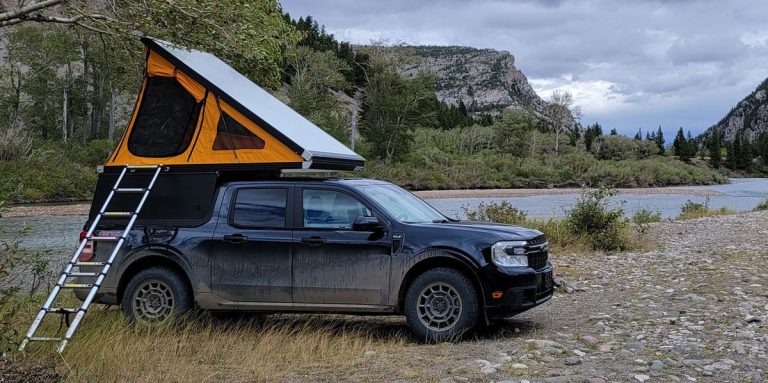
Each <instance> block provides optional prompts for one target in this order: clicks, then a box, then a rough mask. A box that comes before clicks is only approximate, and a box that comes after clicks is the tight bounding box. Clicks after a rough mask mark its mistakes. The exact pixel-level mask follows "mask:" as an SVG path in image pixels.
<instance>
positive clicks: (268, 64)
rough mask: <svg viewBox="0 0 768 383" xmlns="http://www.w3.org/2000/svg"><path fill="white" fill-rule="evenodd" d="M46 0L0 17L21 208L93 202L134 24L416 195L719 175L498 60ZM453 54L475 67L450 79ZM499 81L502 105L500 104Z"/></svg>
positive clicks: (291, 25) (137, 49)
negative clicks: (589, 113)
mask: <svg viewBox="0 0 768 383" xmlns="http://www.w3.org/2000/svg"><path fill="white" fill-rule="evenodd" d="M54 3H58V5H54V6H53V7H48V8H42V9H37V10H33V11H28V9H27V11H25V8H24V7H25V6H24V5H23V4H24V3H23V4H22V6H21V8H19V7H18V6H16V5H15V4H14V5H13V7H12V8H9V7H10V5H8V4H6V8H9V9H10V12H6V13H3V14H0V42H1V43H0V46H1V47H3V48H2V52H0V53H1V54H2V59H1V60H0V194H1V195H0V197H6V198H11V199H13V200H15V201H41V200H67V199H87V198H89V197H90V196H91V193H92V190H93V185H94V181H95V172H94V170H93V169H94V166H95V165H98V164H101V163H103V161H104V160H105V158H106V157H107V155H108V153H109V152H110V150H111V149H112V147H113V146H114V144H115V140H116V139H117V138H118V137H119V136H120V134H121V133H122V130H123V129H124V126H125V124H126V121H127V118H128V114H129V113H130V111H131V109H132V106H133V102H134V100H135V97H136V93H137V91H138V88H139V85H140V79H141V75H142V59H143V53H142V48H141V45H140V44H139V42H138V40H137V39H136V38H135V37H134V35H135V34H137V31H138V33H140V34H146V35H150V36H154V37H157V38H161V39H164V40H168V41H171V42H174V43H177V44H180V45H182V46H187V47H191V48H197V49H201V50H206V51H211V52H213V53H214V54H216V55H218V56H219V57H221V58H222V59H224V60H225V61H227V62H228V63H230V64H231V65H233V66H234V67H235V68H236V69H238V70H240V71H241V72H242V73H244V74H245V75H246V76H248V77H249V78H250V79H252V80H253V81H255V82H256V83H258V84H260V85H262V86H264V87H266V88H268V89H270V90H271V91H272V92H273V93H275V94H276V95H277V96H278V97H280V98H281V99H283V100H284V101H285V102H286V103H288V104H289V105H291V106H292V107H293V108H294V109H296V110H297V111H298V112H300V113H301V114H303V115H304V116H306V117H307V118H308V119H310V120H312V121H313V122H315V123H316V124H317V125H319V126H320V127H322V128H323V129H325V130H326V131H328V132H329V133H330V134H332V135H333V136H335V137H336V138H337V139H339V140H340V141H341V142H344V143H346V144H348V145H350V146H351V147H353V148H354V149H355V150H356V151H358V152H359V153H360V154H362V155H363V156H365V157H366V158H367V159H368V162H367V170H366V171H365V172H364V173H363V175H365V176H370V177H379V178H383V179H388V180H392V181H394V182H397V183H400V184H403V185H407V186H410V187H412V188H419V189H424V188H472V187H477V188H484V187H520V186H526V187H557V186H565V185H597V184H608V185H614V186H651V185H672V184H692V183H712V182H723V181H724V178H723V177H722V176H720V175H719V174H718V173H717V172H714V171H712V170H710V169H708V167H707V166H706V165H704V164H703V163H702V162H701V161H692V163H693V164H684V163H682V162H680V161H678V160H677V159H676V158H674V157H672V156H670V153H669V151H665V149H666V147H665V145H663V144H660V140H659V139H658V138H657V137H650V136H648V137H647V139H644V138H643V137H642V136H640V137H639V138H638V139H631V138H627V137H623V136H612V135H608V134H605V135H604V134H603V129H602V127H600V126H599V124H594V125H592V126H589V127H587V128H583V127H582V126H581V125H580V124H578V123H576V122H575V121H577V119H575V117H576V118H578V116H579V105H577V104H576V103H575V100H574V99H573V97H572V96H571V95H570V93H568V92H567V91H566V92H560V93H557V94H555V95H554V96H553V97H552V98H551V99H550V100H548V102H545V101H543V100H541V99H540V98H538V96H537V95H536V94H535V93H534V92H532V91H531V89H530V86H529V85H528V84H527V82H526V81H525V76H524V75H522V73H520V72H519V71H517V69H515V68H514V61H513V59H512V56H511V54H508V53H498V52H497V53H493V52H494V51H487V50H483V51H477V50H474V49H472V48H454V47H451V48H444V49H442V48H424V47H408V46H402V45H394V46H393V45H391V44H387V43H386V42H379V43H374V44H371V45H369V46H352V45H350V44H348V43H346V42H339V41H337V40H336V39H335V37H334V36H333V35H330V34H328V33H326V32H325V30H324V28H323V27H322V26H320V24H319V23H318V22H316V21H315V20H313V19H312V18H311V17H310V16H306V17H299V18H295V17H292V16H291V15H287V14H284V13H283V12H282V10H281V8H280V6H279V4H278V3H277V2H276V1H274V0H250V1H243V2H240V3H238V4H240V5H239V6H236V7H222V6H221V5H220V4H219V3H218V2H213V1H204V0H179V1H174V2H166V1H160V0H148V1H144V2H122V1H109V0H104V1H100V2H97V3H90V2H88V3H85V2H82V3H81V2H77V1H67V2H65V3H64V2H54ZM29 4H36V3H28V4H27V6H29ZM62 4H64V5H62ZM83 9H87V10H88V11H87V12H84V11H83ZM21 11H25V12H26V13H23V17H21V16H18V13H19V12H21ZM14 14H16V15H17V16H14ZM9 15H10V16H9ZM203 16H204V17H203ZM452 52H454V53H455V54H456V55H457V56H456V58H455V59H452V58H451V55H452V54H454V53H452ZM467 55H473V56H472V57H475V58H474V59H472V60H474V61H472V60H469V59H468V58H467V57H468V56H467ZM482 57H495V59H494V60H496V61H493V60H492V61H493V62H490V61H489V62H488V63H483V58H482ZM438 59H439V60H438ZM436 60H437V61H436ZM478 60H479V61H478ZM438 61H439V62H442V63H447V62H450V63H453V64H451V65H448V66H446V65H442V64H441V65H437V64H436V63H437V62H438ZM425 62H426V63H425ZM459 62H467V63H469V64H471V65H470V66H469V67H468V68H467V71H465V72H462V73H461V74H460V75H457V74H456V73H457V72H456V69H455V68H456V66H455V65H454V64H455V63H459ZM497 64H499V65H500V66H499V65H497ZM457 65H458V64H457ZM462 65H463V64H462ZM485 66H488V67H489V68H495V67H497V66H499V68H496V69H498V71H491V72H490V73H486V72H487V71H485V70H477V68H480V67H485ZM449 67H450V68H449ZM404 68H407V69H404ZM451 68H454V69H451ZM471 68H475V69H471ZM513 80H514V81H513ZM499 81H501V83H499V84H497V82H499ZM464 84H466V86H465V85H464ZM482 84H484V85H482ZM451 87H454V88H455V87H458V88H457V89H461V91H460V92H459V93H461V94H459V95H458V96H457V97H453V96H451V97H448V96H446V94H447V93H446V92H449V93H450V92H453V91H449V88H450V89H453V88H451ZM489 89H490V90H489ZM493 89H506V90H505V91H504V92H506V93H505V95H503V97H502V98H504V99H505V100H507V101H509V100H511V102H512V104H509V105H506V104H505V105H499V108H498V109H494V108H493V103H494V102H486V101H487V100H489V99H490V98H488V97H489V96H488V95H490V94H492V93H494V92H496V91H495V90H493ZM494 94H495V93H494ZM467 97H468V98H467ZM473 97H474V98H473ZM505 102H506V101H505ZM507 106H514V107H513V108H506V107H507ZM654 134H655V133H654ZM661 142H662V143H663V139H662V140H661ZM691 142H692V141H691ZM693 146H694V145H693V144H691V145H689V146H686V147H690V148H692V147H693ZM701 147H702V146H701V145H699V146H698V148H699V149H700V148H701ZM672 152H674V150H672ZM702 155H703V154H702Z"/></svg>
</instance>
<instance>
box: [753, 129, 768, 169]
mask: <svg viewBox="0 0 768 383" xmlns="http://www.w3.org/2000/svg"><path fill="white" fill-rule="evenodd" d="M756 142H757V151H756V152H755V154H756V155H758V156H760V160H761V161H762V163H763V165H764V166H765V165H768V133H763V134H761V135H760V137H759V138H758V139H757V141H756Z"/></svg>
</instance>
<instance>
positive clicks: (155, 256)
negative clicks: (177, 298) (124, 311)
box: [116, 248, 195, 302]
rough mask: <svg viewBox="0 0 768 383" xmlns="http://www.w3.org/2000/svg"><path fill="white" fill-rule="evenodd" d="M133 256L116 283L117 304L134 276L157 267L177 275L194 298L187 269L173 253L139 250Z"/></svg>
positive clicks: (159, 250)
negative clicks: (164, 268)
mask: <svg viewBox="0 0 768 383" xmlns="http://www.w3.org/2000/svg"><path fill="white" fill-rule="evenodd" d="M135 254H136V255H134V257H133V258H134V259H132V260H131V262H130V263H129V264H128V265H127V266H125V268H124V269H123V271H122V273H120V280H119V281H118V283H117V291H116V293H117V301H118V302H120V301H121V300H122V298H123V293H124V292H125V288H126V286H128V283H129V282H130V281H131V279H133V277H134V276H136V274H138V273H140V272H141V271H142V270H146V269H148V268H150V267H157V266H160V267H166V268H168V269H171V270H173V271H176V272H177V273H179V275H181V277H182V278H183V279H184V284H185V285H186V287H187V289H188V290H189V293H190V294H192V296H193V297H194V294H195V291H194V289H193V288H192V281H191V280H190V277H189V272H188V270H187V268H186V267H184V266H183V265H185V263H184V262H183V261H182V260H181V258H180V257H179V256H178V254H176V253H175V252H174V251H171V250H169V249H158V248H152V249H148V248H145V249H141V250H139V251H138V252H137V253H135Z"/></svg>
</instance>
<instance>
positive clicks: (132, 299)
mask: <svg viewBox="0 0 768 383" xmlns="http://www.w3.org/2000/svg"><path fill="white" fill-rule="evenodd" d="M212 202H213V203H212V205H211V206H210V209H209V210H210V211H209V212H208V213H207V216H205V217H204V219H203V220H201V221H199V222H195V223H193V224H190V223H189V222H181V221H179V222H178V223H174V222H173V221H170V222H169V221H165V222H164V223H163V224H161V225H150V224H145V225H143V224H141V223H140V224H138V225H137V226H134V228H133V230H132V231H131V232H130V234H129V235H128V239H127V241H126V243H125V245H124V246H123V248H122V250H121V253H120V254H119V256H118V257H117V259H116V261H115V263H114V264H113V266H112V269H111V271H110V272H109V274H108V275H107V277H106V279H105V281H104V284H103V285H102V287H101V289H100V290H99V294H98V295H97V297H96V302H99V303H106V304H120V305H121V307H122V310H123V311H124V313H125V315H126V316H128V317H129V318H130V319H131V320H133V321H136V322H140V323H146V324H154V323H157V322H163V321H166V320H171V319H173V317H174V316H176V315H179V314H182V313H184V312H186V311H188V310H190V309H192V308H194V307H195V306H197V307H199V308H202V309H207V310H219V311H258V312H311V313H316V312H326V313H346V314H365V315H371V314H404V315H405V317H406V319H407V322H408V325H409V326H410V328H411V329H412V330H413V332H414V333H415V334H416V335H417V336H418V337H419V338H421V339H424V340H427V341H443V340H450V339H456V338H459V337H461V336H462V335H463V334H466V333H467V332H468V331H470V330H471V329H472V328H473V327H475V326H476V325H478V324H481V323H485V324H487V323H490V322H492V321H494V320H497V319H503V318H507V317H510V316H513V315H515V314H518V313H520V312H523V311H525V310H528V309H530V308H533V307H535V306H537V305H539V304H542V303H544V302H546V301H547V300H549V299H550V298H551V296H552V291H553V288H552V265H551V264H550V262H549V261H548V248H547V240H546V238H545V237H544V236H543V235H542V234H541V233H540V232H538V231H536V230H531V229H526V228H522V227H516V226H509V225H500V224H489V223H478V222H465V221H456V220H453V219H450V218H447V217H445V216H444V215H443V214H441V213H440V212H438V211H437V210H435V209H434V208H432V207H431V206H430V205H429V204H427V203H426V202H424V201H422V200H421V199H419V198H417V197H416V196H414V195H413V194H411V193H409V192H407V191H405V190H403V189H401V188H400V187H397V186H395V185H392V184H390V183H387V182H383V181H375V180H366V179H291V178H276V179H267V180H251V181H236V182H226V183H223V184H221V185H220V186H218V187H217V188H216V189H215V192H214V195H213V198H212ZM96 212H97V210H93V211H92V214H91V220H93V217H94V214H95V213H96ZM98 230H99V231H98V232H96V235H98V236H109V235H110V234H111V235H115V234H114V233H110V228H109V227H106V226H104V227H99V228H98ZM89 246H95V247H93V248H91V247H89V248H88V249H86V250H87V251H85V252H84V253H83V255H82V256H81V259H80V260H81V261H103V260H104V259H106V258H107V257H108V255H109V254H110V252H111V251H112V249H113V248H114V245H111V244H110V243H103V242H102V243H97V244H94V245H89ZM84 271H88V270H84ZM76 292H77V294H78V296H79V297H81V299H82V298H83V297H84V295H85V293H86V292H87V291H76Z"/></svg>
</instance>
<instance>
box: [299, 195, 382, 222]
mask: <svg viewBox="0 0 768 383" xmlns="http://www.w3.org/2000/svg"><path fill="white" fill-rule="evenodd" d="M302 201H303V203H302V205H303V206H304V227H314V228H327V229H350V228H352V222H354V221H355V219H356V218H357V217H359V216H372V215H373V214H372V213H371V211H370V210H368V208H366V207H365V206H364V205H363V204H361V203H360V202H358V201H357V200H356V199H354V198H352V197H350V196H349V195H347V194H344V193H340V192H336V191H332V190H312V189H304V191H303V193H302Z"/></svg>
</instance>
